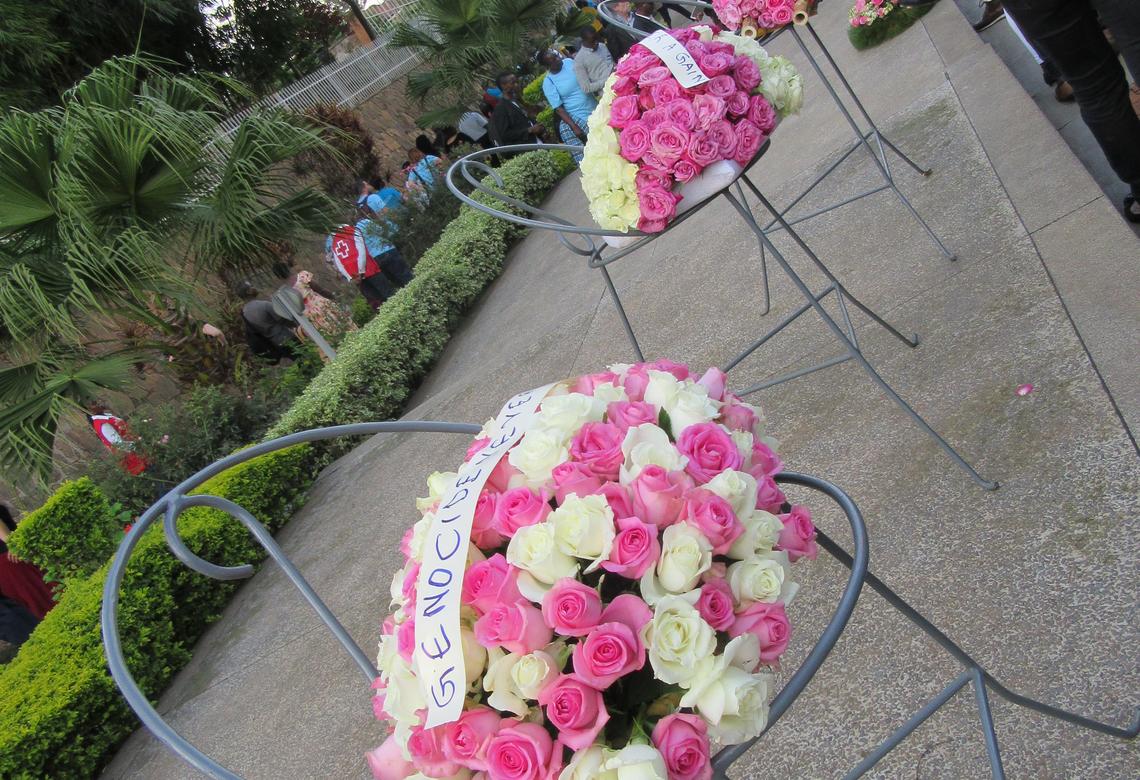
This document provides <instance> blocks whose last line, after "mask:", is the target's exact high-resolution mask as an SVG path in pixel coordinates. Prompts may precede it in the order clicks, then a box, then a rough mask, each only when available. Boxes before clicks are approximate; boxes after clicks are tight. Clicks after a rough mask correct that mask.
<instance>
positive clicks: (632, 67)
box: [615, 44, 661, 81]
mask: <svg viewBox="0 0 1140 780" xmlns="http://www.w3.org/2000/svg"><path fill="white" fill-rule="evenodd" d="M660 62H661V60H659V59H658V58H657V55H656V54H654V53H653V52H651V51H650V50H649V49H647V48H645V47H644V46H642V45H641V44H635V45H634V46H633V47H631V48H630V50H629V54H627V55H626V56H625V57H622V58H621V60H620V61H619V62H618V64H617V67H616V68H615V70H616V71H617V74H618V75H619V76H628V77H629V78H631V79H633V80H635V81H636V80H637V77H638V76H640V75H641V74H642V73H644V72H645V71H647V70H649V69H650V68H652V67H654V66H656V65H659V64H660Z"/></svg>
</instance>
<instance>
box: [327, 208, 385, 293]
mask: <svg viewBox="0 0 1140 780" xmlns="http://www.w3.org/2000/svg"><path fill="white" fill-rule="evenodd" d="M325 260H326V261H327V262H329V263H330V264H332V266H333V267H334V268H335V269H336V270H337V271H338V272H340V275H341V276H343V277H344V278H345V279H347V280H348V281H350V282H355V283H356V284H357V286H358V287H359V288H360V292H361V294H362V295H363V296H364V298H365V300H367V301H368V304H369V305H370V306H371V307H372V308H373V309H376V308H379V307H380V304H382V303H384V301H386V300H388V298H389V297H390V296H391V295H392V293H393V292H395V290H394V289H393V288H392V283H391V282H389V281H388V279H387V278H386V277H385V276H384V274H382V273H381V272H380V265H379V263H377V262H376V260H375V258H373V257H372V255H371V254H369V252H368V247H367V246H365V244H364V236H363V235H362V234H361V232H360V230H359V229H358V228H357V227H356V226H355V225H341V226H340V227H339V228H337V230H336V232H335V233H333V234H332V235H331V236H329V237H328V240H326V241H325Z"/></svg>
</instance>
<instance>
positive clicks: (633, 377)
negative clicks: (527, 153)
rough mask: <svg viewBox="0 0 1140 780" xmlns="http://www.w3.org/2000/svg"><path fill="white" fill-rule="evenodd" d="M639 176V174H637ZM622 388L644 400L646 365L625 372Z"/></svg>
mask: <svg viewBox="0 0 1140 780" xmlns="http://www.w3.org/2000/svg"><path fill="white" fill-rule="evenodd" d="M639 175H640V174H639ZM637 187H638V189H641V182H640V181H639V182H638V184H637ZM621 385H622V387H624V388H625V394H626V395H627V396H628V397H629V400H631V401H642V400H644V399H645V388H646V387H648V386H649V366H648V364H646V363H636V364H634V365H632V366H630V367H629V368H627V369H626V371H625V377H624V378H623V379H622V383H621Z"/></svg>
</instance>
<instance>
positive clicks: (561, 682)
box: [538, 644, 610, 750]
mask: <svg viewBox="0 0 1140 780" xmlns="http://www.w3.org/2000/svg"><path fill="white" fill-rule="evenodd" d="M578 647H581V644H579V645H577V646H576V647H575V650H577V648H578ZM538 703H539V704H540V705H542V706H543V707H545V708H546V719H547V720H548V721H550V724H551V725H552V726H554V728H556V729H558V741H559V742H560V743H561V744H563V745H565V746H566V747H568V748H570V749H571V750H585V749H586V748H588V747H589V746H590V745H592V744H594V738H595V737H597V736H598V733H599V732H600V731H601V730H602V727H603V726H605V725H606V723H607V722H608V721H609V719H610V714H609V712H608V711H607V710H606V703H605V701H603V699H602V692H601V691H599V690H597V689H595V688H592V687H590V685H588V684H587V683H585V682H583V681H582V680H580V679H578V675H577V674H573V675H570V674H563V675H561V676H560V677H559V678H558V679H557V680H555V681H554V682H553V683H552V684H551V685H550V686H549V687H547V688H546V689H544V690H543V691H541V692H540V693H539V694H538Z"/></svg>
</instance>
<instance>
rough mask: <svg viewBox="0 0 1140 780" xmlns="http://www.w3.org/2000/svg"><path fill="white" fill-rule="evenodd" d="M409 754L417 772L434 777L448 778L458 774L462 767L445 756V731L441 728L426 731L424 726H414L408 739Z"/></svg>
mask: <svg viewBox="0 0 1140 780" xmlns="http://www.w3.org/2000/svg"><path fill="white" fill-rule="evenodd" d="M407 748H408V753H410V754H411V756H412V763H413V764H415V766H416V771H418V772H422V773H423V774H426V775H430V776H432V777H448V776H450V775H454V774H456V773H457V772H458V771H459V769H460V767H459V766H458V765H457V764H456V763H455V762H453V761H450V760H448V758H447V756H445V755H444V754H443V729H442V728H440V727H438V726H437V727H436V728H432V729H425V728H424V727H423V726H412V733H411V735H410V736H409V737H408V745H407Z"/></svg>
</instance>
